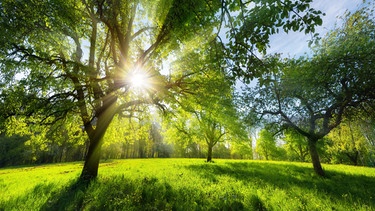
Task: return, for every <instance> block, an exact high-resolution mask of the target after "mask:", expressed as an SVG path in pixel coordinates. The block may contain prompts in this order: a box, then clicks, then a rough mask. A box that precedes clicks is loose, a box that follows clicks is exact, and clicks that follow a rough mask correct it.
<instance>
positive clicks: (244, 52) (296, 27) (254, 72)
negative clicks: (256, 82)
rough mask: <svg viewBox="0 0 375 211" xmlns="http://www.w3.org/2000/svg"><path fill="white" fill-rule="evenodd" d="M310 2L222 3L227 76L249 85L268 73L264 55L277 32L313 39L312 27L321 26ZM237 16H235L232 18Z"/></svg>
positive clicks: (319, 19)
mask: <svg viewBox="0 0 375 211" xmlns="http://www.w3.org/2000/svg"><path fill="white" fill-rule="evenodd" d="M311 2H312V0H299V1H289V0H288V1H282V0H276V1H275V0H266V1H259V0H257V1H246V2H244V1H223V4H224V5H225V6H224V8H223V12H222V19H225V20H226V21H225V23H226V25H227V27H228V28H229V31H228V32H227V34H226V36H227V38H228V40H229V43H228V45H227V47H228V49H227V51H228V55H229V56H228V64H229V68H230V69H231V75H232V76H233V77H234V78H241V79H243V81H244V82H246V83H250V81H251V80H253V79H254V78H260V77H262V75H263V74H264V73H265V72H269V68H271V69H272V66H273V65H274V63H272V62H270V61H267V60H264V59H263V58H261V56H262V55H266V51H267V48H268V47H269V39H270V36H271V35H273V34H276V33H278V32H279V31H280V29H282V30H284V31H285V32H288V31H291V30H293V31H300V32H302V31H304V33H306V34H307V33H310V34H311V35H312V37H314V38H315V37H317V36H318V34H316V33H315V27H316V26H319V25H322V18H321V16H322V15H324V14H323V13H322V12H321V11H318V10H315V9H314V8H311V7H310V3H311ZM233 14H238V15H233Z"/></svg>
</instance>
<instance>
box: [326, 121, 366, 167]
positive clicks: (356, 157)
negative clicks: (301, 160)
mask: <svg viewBox="0 0 375 211" xmlns="http://www.w3.org/2000/svg"><path fill="white" fill-rule="evenodd" d="M358 123H359V121H357V122H355V121H351V120H348V119H346V120H344V121H343V122H342V123H341V124H340V126H339V127H337V128H335V129H333V130H332V131H331V132H330V133H329V134H328V138H330V139H331V140H332V144H331V146H330V147H329V148H328V151H329V152H330V153H332V154H333V155H332V156H333V159H334V160H335V161H336V162H340V163H351V164H353V165H358V164H359V162H360V161H361V162H362V165H363V161H364V160H365V159H364V158H365V157H366V155H367V151H368V150H369V149H370V146H369V145H368V142H367V141H366V138H365V136H364V135H363V133H362V131H361V128H360V124H358ZM347 160H348V161H347Z"/></svg>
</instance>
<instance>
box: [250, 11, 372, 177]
mask: <svg viewBox="0 0 375 211" xmlns="http://www.w3.org/2000/svg"><path fill="white" fill-rule="evenodd" d="M370 8H371V7H367V8H363V9H360V10H359V11H357V12H355V13H353V14H347V15H346V18H345V22H344V25H343V26H342V27H341V28H338V29H335V30H333V31H332V32H331V33H330V34H328V35H327V37H326V38H325V39H323V40H322V42H321V44H320V45H319V46H317V47H316V48H315V53H314V55H313V56H312V57H311V58H304V57H302V58H299V59H290V60H288V61H284V62H282V63H278V65H277V66H275V68H274V70H275V71H274V73H269V74H265V75H264V78H263V79H261V80H260V81H259V86H258V87H257V88H256V89H255V90H252V91H250V92H251V94H249V92H246V93H245V95H246V96H245V97H247V102H248V103H249V104H250V105H251V107H252V108H254V109H257V111H258V112H259V113H260V114H262V115H266V116H269V117H270V118H273V119H268V120H269V121H276V122H277V121H278V122H279V123H280V124H281V125H282V129H283V128H292V129H293V130H295V131H297V132H298V133H300V134H301V135H303V136H305V137H306V138H307V141H308V147H309V151H310V156H311V160H312V163H313V166H314V170H315V172H316V173H317V174H318V175H321V176H324V171H323V169H322V167H321V163H320V158H319V154H318V150H317V142H318V141H319V140H321V139H322V138H323V137H325V136H326V135H327V134H328V133H329V132H330V131H331V130H333V129H334V128H336V127H337V126H339V124H340V123H341V121H342V119H343V117H344V116H345V115H346V113H348V112H349V111H350V110H351V109H356V108H359V107H360V106H361V105H363V104H364V103H366V102H373V100H374V89H373V87H374V85H375V77H374V76H375V72H374V71H375V69H374V68H373V65H374V58H373V56H371V55H372V54H373V53H374V52H375V39H374V36H373V32H374V31H375V22H374V19H373V18H371V17H372V16H371V15H372V13H371V11H370V10H371V9H370ZM277 60H278V59H277V58H275V57H270V58H269V61H271V63H274V64H277V62H275V61H277ZM247 91H249V90H247Z"/></svg>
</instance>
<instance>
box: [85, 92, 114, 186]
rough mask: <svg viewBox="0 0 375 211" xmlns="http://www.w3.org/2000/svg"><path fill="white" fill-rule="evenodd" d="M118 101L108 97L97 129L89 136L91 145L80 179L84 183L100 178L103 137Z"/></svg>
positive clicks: (98, 118) (101, 110)
mask: <svg viewBox="0 0 375 211" xmlns="http://www.w3.org/2000/svg"><path fill="white" fill-rule="evenodd" d="M116 101H117V97H115V96H107V97H106V99H105V100H103V106H102V107H101V109H99V111H98V112H97V122H96V128H95V130H93V131H92V132H91V133H90V134H89V140H90V145H89V149H88V151H87V155H86V158H85V164H84V166H83V169H82V173H81V177H80V179H81V180H83V181H91V180H92V179H95V178H96V177H97V176H98V169H99V160H100V154H101V149H102V145H103V136H104V134H105V132H106V130H107V128H108V126H109V124H110V123H111V121H112V119H113V117H114V115H115V107H116Z"/></svg>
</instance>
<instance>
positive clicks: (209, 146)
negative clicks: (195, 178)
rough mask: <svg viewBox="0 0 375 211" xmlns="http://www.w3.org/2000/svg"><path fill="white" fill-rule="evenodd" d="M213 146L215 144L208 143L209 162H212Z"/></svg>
mask: <svg viewBox="0 0 375 211" xmlns="http://www.w3.org/2000/svg"><path fill="white" fill-rule="evenodd" d="M212 148H213V146H211V145H208V152H207V162H212Z"/></svg>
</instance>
